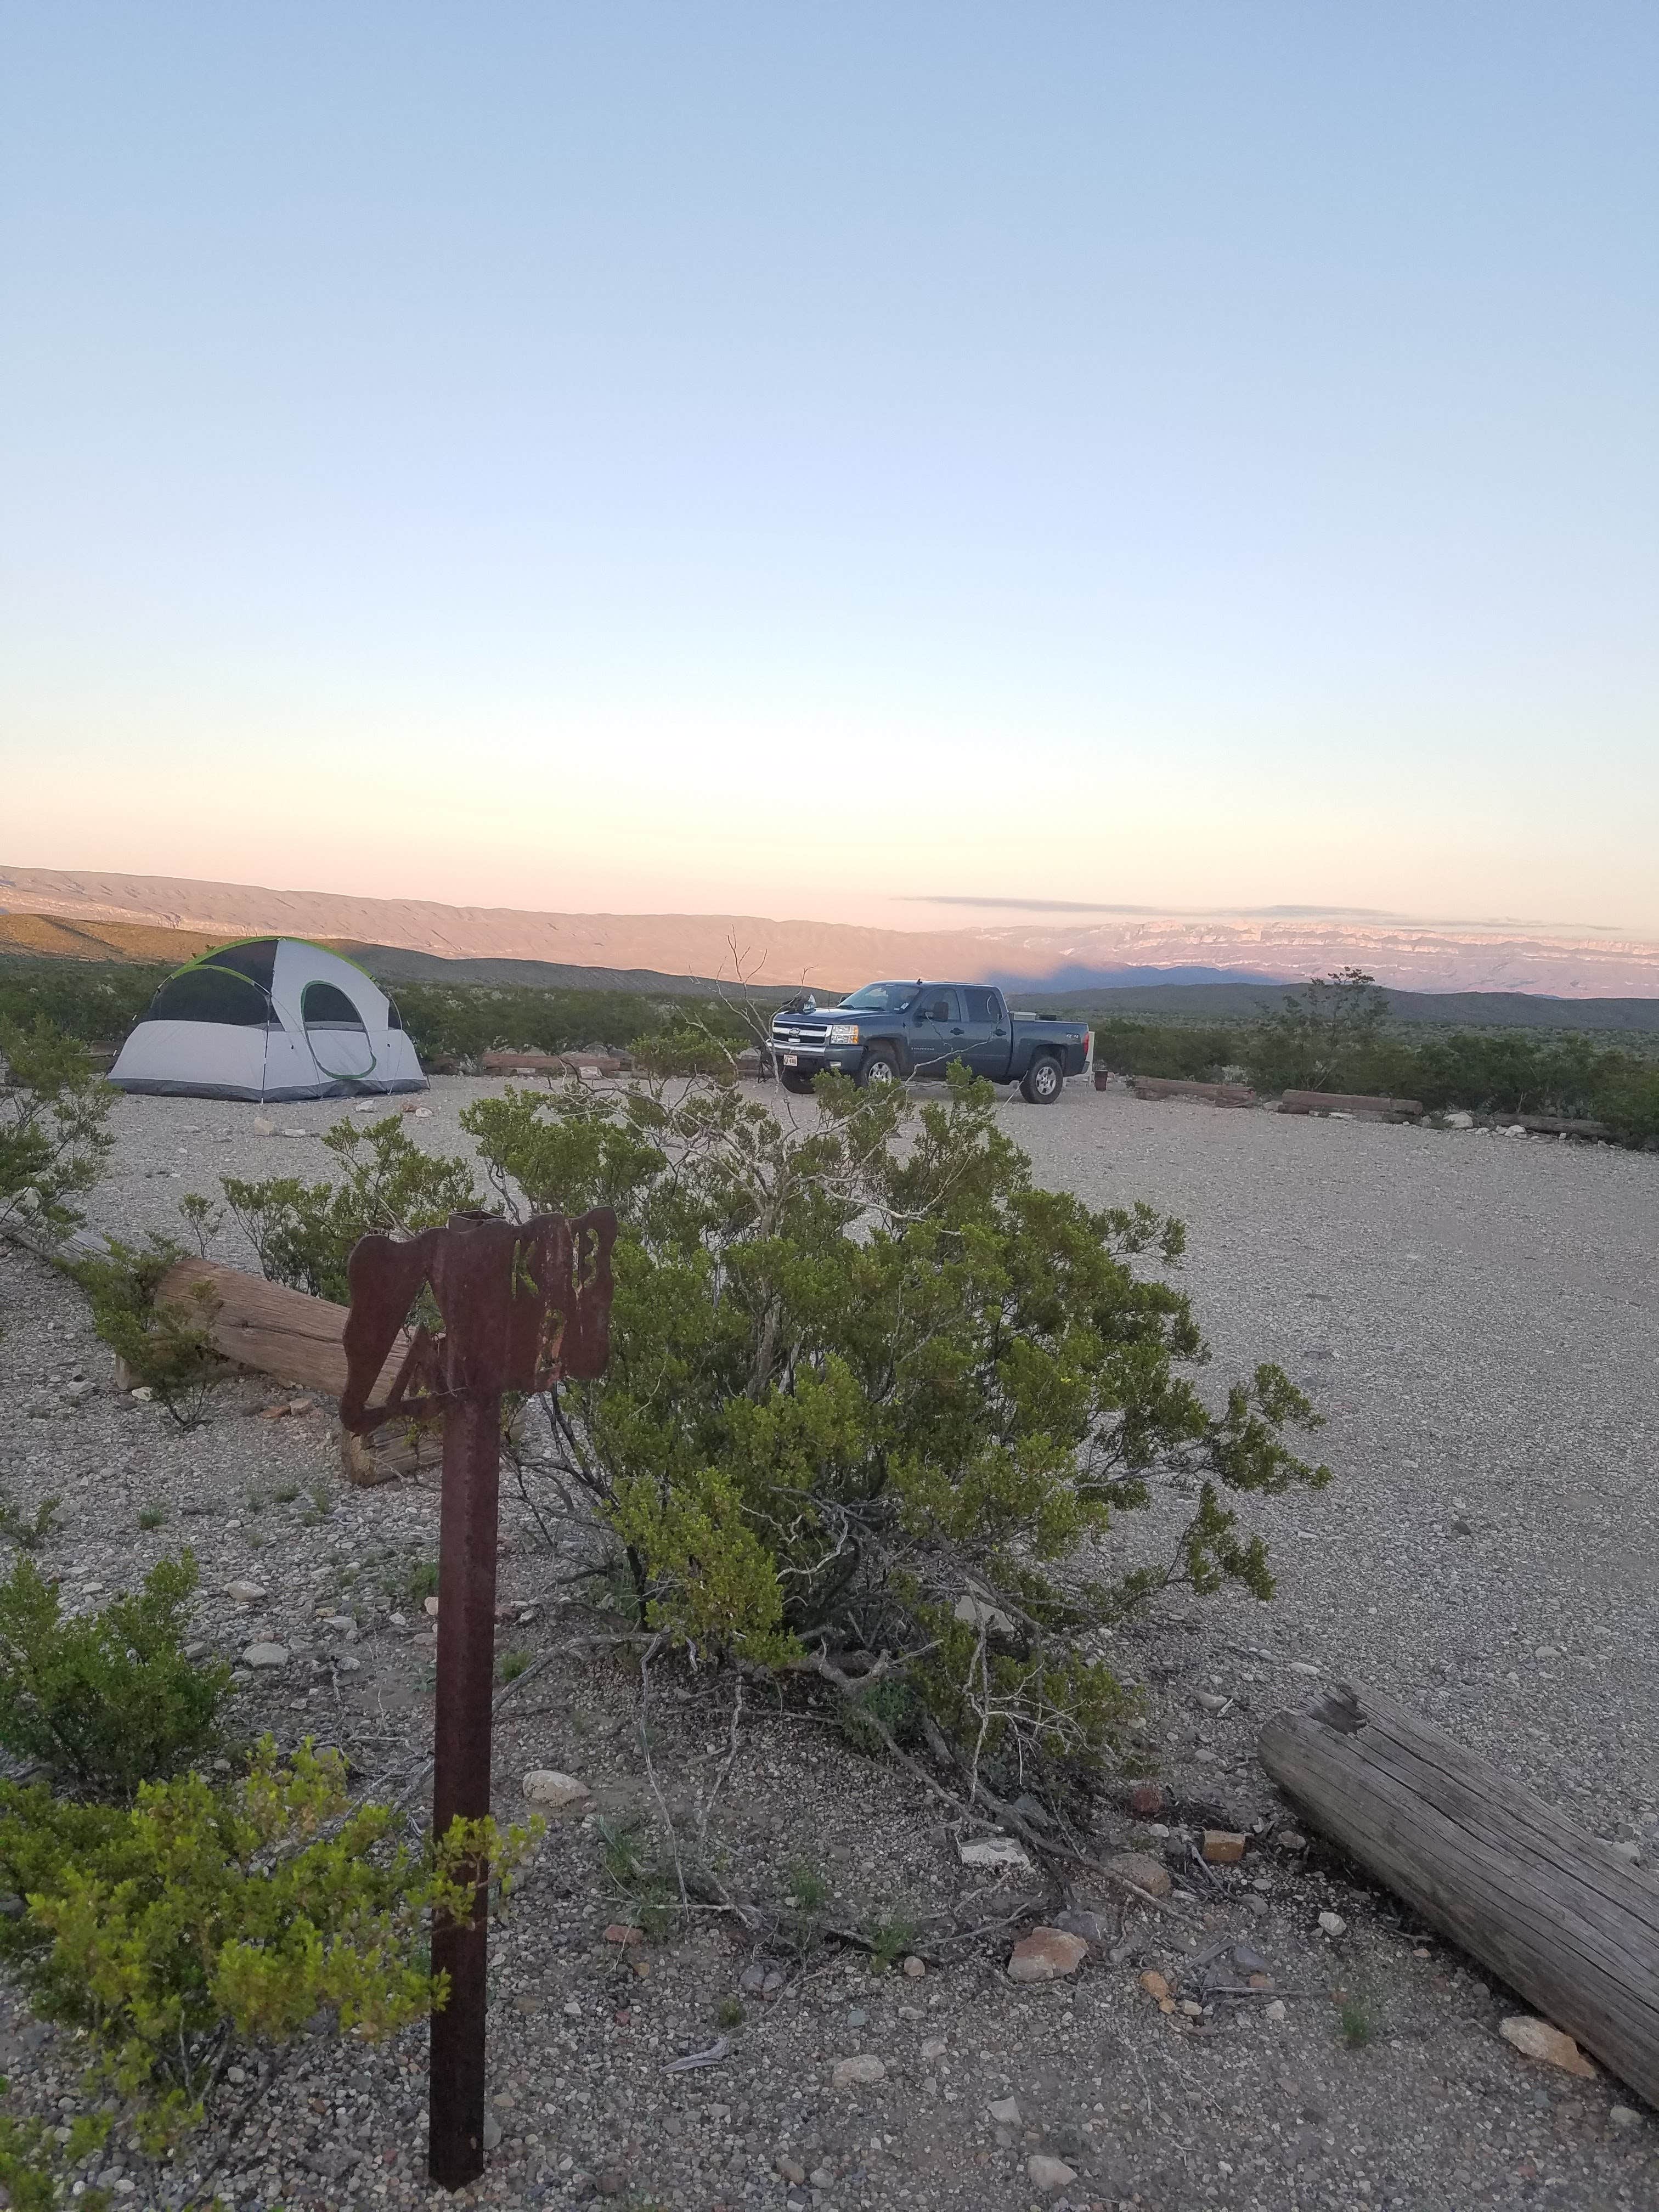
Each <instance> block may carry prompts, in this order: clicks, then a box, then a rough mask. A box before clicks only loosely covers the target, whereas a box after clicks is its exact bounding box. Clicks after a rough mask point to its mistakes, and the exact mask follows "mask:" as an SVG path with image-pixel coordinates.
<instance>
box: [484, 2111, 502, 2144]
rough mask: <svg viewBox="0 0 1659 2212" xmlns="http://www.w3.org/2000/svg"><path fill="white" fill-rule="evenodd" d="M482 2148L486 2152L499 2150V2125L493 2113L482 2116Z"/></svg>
mask: <svg viewBox="0 0 1659 2212" xmlns="http://www.w3.org/2000/svg"><path fill="white" fill-rule="evenodd" d="M483 2147H484V2148H485V2149H486V2150H499V2149H500V2148H501V2122H500V2121H499V2120H498V2119H497V2118H495V2114H494V2112H486V2113H485V2114H484V2124H483Z"/></svg>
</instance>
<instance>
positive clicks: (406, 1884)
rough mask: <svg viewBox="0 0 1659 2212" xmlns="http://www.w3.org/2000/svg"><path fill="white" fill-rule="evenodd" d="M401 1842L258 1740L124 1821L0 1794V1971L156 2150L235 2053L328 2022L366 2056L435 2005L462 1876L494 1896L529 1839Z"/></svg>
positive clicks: (339, 1773)
mask: <svg viewBox="0 0 1659 2212" xmlns="http://www.w3.org/2000/svg"><path fill="white" fill-rule="evenodd" d="M400 1825H401V1816H400V1815H399V1814H398V1813H397V1812H396V1811H395V1810H394V1808H392V1807H389V1806H384V1805H358V1806H356V1807H353V1806H351V1805H350V1803H349V1798H348V1796H347V1791H346V1770H345V1763H344V1760H343V1758H342V1757H341V1755H340V1754H339V1753H337V1752H321V1753H319V1752H314V1751H313V1749H312V1748H311V1747H310V1745H309V1744H307V1745H306V1746H305V1747H302V1748H301V1750H300V1751H299V1752H297V1753H295V1755H294V1757H293V1759H291V1760H288V1761H283V1760H281V1759H278V1757H277V1755H276V1751H275V1749H274V1747H273V1746H272V1745H271V1744H270V1741H268V1740H267V1741H265V1742H264V1743H263V1744H262V1745H261V1746H260V1747H259V1748H258V1751H257V1753H256V1754H255V1756H254V1758H253V1759H252V1764H251V1765H250V1766H249V1768H248V1771H246V1774H245V1775H244V1776H243V1777H241V1778H240V1779H239V1780H238V1781H236V1782H235V1783H234V1784H228V1785H226V1786H222V1787H217V1788H216V1787H214V1786H212V1785H210V1784H209V1783H208V1782H207V1781H206V1780H205V1779H204V1778H203V1777H202V1776H200V1775H198V1774H188V1775H183V1776H180V1777H179V1778H177V1779H175V1780H173V1781H170V1782H158V1783H146V1784H143V1786H142V1787H141V1788H140V1790H139V1791H138V1793H137V1800H136V1802H134V1803H133V1804H132V1805H131V1806H129V1807H113V1806H99V1805H84V1804H76V1803H73V1802H70V1801H68V1800H66V1799H63V1798H58V1797H54V1796H52V1793H51V1792H50V1790H47V1789H46V1788H45V1787H43V1786H40V1785H35V1786H33V1787H32V1788H21V1787H19V1786H18V1785H16V1784H3V1785H0V1875H3V1878H4V1880H5V1881H6V1883H7V1885H8V1887H11V1888H13V1889H15V1891H16V1892H17V1893H18V1894H19V1895H20V1896H21V1897H22V1898H23V1899H25V1902H26V1910H25V1912H24V1914H23V1916H22V1917H21V1919H19V1920H15V1921H0V1959H3V1960H5V1962H6V1963H7V1964H9V1966H11V1967H12V1968H13V1970H14V1971H15V1972H16V1973H17V1975H18V1977H19V1978H20V1979H21V1983H22V1985H23V1987H24V1989H25V1990H26V1991H27V1996H28V1999H29V2002H30V2004H31V2005H32V2007H33V2009H34V2011H35V2012H36V2013H37V2014H38V2015H40V2017H41V2018H43V2019H46V2020H51V2021H58V2022H59V2023H60V2024H62V2025H64V2026H65V2027H71V2028H74V2029H76V2030H78V2031H80V2033H82V2035H84V2036H85V2037H86V2038H87V2039H88V2048H89V2055H90V2071H91V2075H92V2078H93V2080H94V2082H95V2083H99V2084H101V2085H102V2086H103V2087H106V2089H110V2090H113V2091H114V2092H115V2093H116V2094H117V2095H118V2096H119V2097H120V2098H121V2099H123V2100H125V2101H126V2102H127V2104H128V2105H129V2106H130V2107H131V2110H132V2112H133V2113H134V2115H135V2118H136V2120H137V2126H138V2130H139V2135H140V2140H141V2141H142V2142H143V2143H144V2145H145V2147H146V2148H149V2149H150V2150H151V2151H159V2150H161V2149H163V2148H166V2147H167V2145H168V2144H169V2143H171V2142H173V2141H175V2140H176V2139H177V2138H178V2136H179V2135H180V2134H182V2133H183V2132H184V2131H185V2130H188V2129H189V2128H191V2127H193V2126H195V2125H197V2124H199V2123H200V2121H201V2119H202V2118H203V2114H204V2099H205V2098H206V2096H207V2094H208V2093H209V2091H210V2089H211V2087H212V2086H213V2084H214V2082H215V2081H216V2080H217V2079H218V2077H219V2075H220V2074H221V2073H222V2070H223V2069H224V2067H225V2066H226V2065H227V2064H228V2063H229V2061H230V2060H231V2058H232V2057H234V2055H235V2053H236V2051H237V2050H238V2049H239V2047H252V2048H258V2047H265V2048H270V2047H274V2046H280V2045H283V2044H284V2043H287V2042H289V2041H291V2040H292V2039H293V2038H294V2037H295V2035H297V2034H298V2033H300V2032H301V2029H302V2028H303V2027H305V2026H306V2025H307V2022H308V2021H310V2020H311V2019H312V2017H313V2015H314V2014H315V2013H317V2012H318V2011H319V2009H322V2008H325V2009H326V2010H328V2011H330V2012H331V2013H333V2014H334V2015H336V2016H337V2020H338V2022H339V2025H340V2027H342V2028H343V2029H345V2030H348V2031H349V2032H351V2033H356V2034H357V2035H359V2036H362V2037H363V2038H365V2039H370V2040H373V2039H376V2038H378V2037H380V2036H384V2035H386V2034H389V2033H393V2032H395V2031H396V2030H397V2029H398V2028H400V2027H404V2026H406V2025H407V2024H408V2023H409V2022H410V2021H414V2020H417V2019H420V2018H422V2017H423V2016H424V2015H426V2014H427V2013H428V2011H429V2010H430V2009H431V2008H433V2006H435V2005H436V2004H441V2002H443V2000H444V1997H445V1996H446V1994H447V1984H446V1981H445V1978H444V1977H442V1976H441V1975H440V1976H437V1977H434V1976H433V1975H432V1974H431V1972H429V1970H428V1966H427V1964H426V1963H425V1957H424V1946H425V1941H426V1926H427V1922H428V1916H429V1915H433V1914H436V1915H437V1916H439V1917H443V1916H446V1915H450V1916H455V1917H465V1915H467V1914H468V1913H470V1911H471V1901H472V1891H471V1887H470V1885H469V1881H468V1875H467V1870H468V1868H469V1866H470V1865H471V1863H472V1862H473V1860H474V1858H475V1857H477V1855H480V1854H483V1855H485V1856H487V1857H489V1862H490V1865H491V1869H492V1875H498V1876H500V1878H501V1880H502V1881H503V1882H505V1881H508V1880H510V1877H511V1873H512V1870H513V1868H514V1867H515V1866H516V1865H518V1864H519V1863H520V1862H521V1861H522V1859H523V1857H524V1856H525V1855H526V1852H527V1850H529V1848H530V1846H531V1844H532V1841H533V1839H534V1838H533V1832H532V1830H528V1829H526V1830H520V1829H514V1830H513V1831H511V1832H509V1833H508V1834H507V1835H506V1836H501V1835H500V1834H498V1833H497V1832H496V1831H495V1825H494V1823H493V1822H490V1821H475V1822H460V1821H458V1822H456V1823H455V1824H454V1826H453V1827H452V1828H451V1830H450V1832H449V1833H448V1835H447V1837H446V1838H445V1839H444V1841H443V1843H442V1844H441V1845H440V1846H438V1847H436V1848H434V1849H429V1850H428V1851H427V1852H426V1853H425V1855H424V1856H422V1855H421V1854H417V1853H411V1852H410V1850H408V1849H407V1848H406V1847H404V1845H402V1844H395V1843H394V1842H393V1841H392V1836H393V1833H394V1831H395V1830H396V1829H397V1828H398V1826H400Z"/></svg>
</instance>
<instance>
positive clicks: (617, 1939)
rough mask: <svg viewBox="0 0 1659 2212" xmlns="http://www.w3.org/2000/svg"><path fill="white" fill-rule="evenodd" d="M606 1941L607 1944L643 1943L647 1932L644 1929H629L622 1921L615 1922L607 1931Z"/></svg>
mask: <svg viewBox="0 0 1659 2212" xmlns="http://www.w3.org/2000/svg"><path fill="white" fill-rule="evenodd" d="M644 1941H645V1930H644V1929H643V1928H629V1927H628V1926H626V1925H625V1924H624V1923H623V1922H622V1921H620V1920H613V1921H612V1922H611V1925H610V1926H609V1927H608V1928H607V1929H605V1942H607V1943H643V1942H644Z"/></svg>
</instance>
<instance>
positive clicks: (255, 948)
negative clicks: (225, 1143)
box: [109, 937, 426, 1100]
mask: <svg viewBox="0 0 1659 2212" xmlns="http://www.w3.org/2000/svg"><path fill="white" fill-rule="evenodd" d="M109 1080H110V1081H111V1083H112V1084H113V1085H115V1087H116V1089H117V1090H118V1091H149V1092H151V1093H157V1092H159V1093H161V1094H162V1095H163V1096H166V1097H186V1098H251V1099H255V1100H274V1099H283V1098H338V1097H343V1096H345V1095H346V1094H347V1093H348V1092H351V1091H424V1090H425V1089H426V1078H425V1076H424V1075H423V1074H422V1072H421V1064H420V1061H419V1060H417V1059H416V1056H415V1048H414V1046H413V1045H412V1044H410V1041H409V1039H408V1037H407V1036H405V1035H404V1026H403V1024H402V1022H401V1021H400V1020H399V1019H398V1010H397V1008H396V1007H395V1006H393V1005H392V1001H391V1000H389V999H388V998H387V997H386V994H385V992H384V991H382V990H381V989H380V987H379V986H378V985H377V984H375V983H374V982H373V981H371V980H370V978H369V977H368V975H365V974H364V973H363V971H362V969H361V968H359V967H357V966H356V965H355V964H354V963H352V962H351V961H349V960H343V959H342V958H341V957H340V956H339V954H338V953H337V952H328V951H325V950H324V949H323V947H322V946H321V945H310V944H307V942H306V941H305V939H302V938H297V937H254V938H249V939H247V940H246V942H245V943H243V944H240V945H221V946H220V947H219V949H218V951H215V952H204V954H203V955H202V957H200V959H198V960H192V961H191V962H190V963H188V964H187V965H186V966H185V967H183V968H180V969H179V970H178V972H177V973H176V974H175V975H169V976H168V978H167V981H166V982H165V983H163V984H162V986H161V989H160V990H159V991H158V992H157V993H156V994H155V997H154V998H153V999H152V1000H150V1002H149V1011H148V1012H146V1014H145V1015H144V1017H143V1020H142V1021H140V1022H139V1024H137V1028H136V1029H134V1030H133V1031H132V1033H131V1036H129V1037H128V1039H127V1041H126V1042H125V1044H124V1045H123V1046H122V1048H121V1050H120V1054H119V1056H118V1058H117V1060H116V1062H115V1065H114V1066H113V1067H112V1069H111V1070H110V1073H109Z"/></svg>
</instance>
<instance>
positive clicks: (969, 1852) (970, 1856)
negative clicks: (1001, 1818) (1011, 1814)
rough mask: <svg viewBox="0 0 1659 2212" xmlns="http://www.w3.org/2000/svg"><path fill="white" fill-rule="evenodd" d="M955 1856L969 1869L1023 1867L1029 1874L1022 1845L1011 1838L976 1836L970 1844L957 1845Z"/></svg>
mask: <svg viewBox="0 0 1659 2212" xmlns="http://www.w3.org/2000/svg"><path fill="white" fill-rule="evenodd" d="M957 1857H958V1858H959V1859H960V1860H961V1861H962V1863H963V1866H970V1867H1023V1868H1024V1869H1025V1870H1026V1871H1027V1872H1028V1873H1029V1872H1030V1865H1031V1862H1030V1858H1029V1857H1027V1856H1026V1853H1025V1850H1024V1845H1023V1844H1017V1843H1016V1842H1015V1841H1014V1839H1013V1838H1012V1836H976V1837H975V1838H974V1840H973V1842H972V1843H971V1844H960V1843H959V1844H957Z"/></svg>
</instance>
